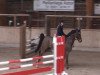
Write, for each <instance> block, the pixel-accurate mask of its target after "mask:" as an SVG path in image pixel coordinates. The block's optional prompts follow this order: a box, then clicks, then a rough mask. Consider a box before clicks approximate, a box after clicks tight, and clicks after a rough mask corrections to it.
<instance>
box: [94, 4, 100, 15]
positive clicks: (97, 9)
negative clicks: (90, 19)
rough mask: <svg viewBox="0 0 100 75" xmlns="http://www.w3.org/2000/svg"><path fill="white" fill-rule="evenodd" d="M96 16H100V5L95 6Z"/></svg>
mask: <svg viewBox="0 0 100 75" xmlns="http://www.w3.org/2000/svg"><path fill="white" fill-rule="evenodd" d="M94 14H100V4H94Z"/></svg>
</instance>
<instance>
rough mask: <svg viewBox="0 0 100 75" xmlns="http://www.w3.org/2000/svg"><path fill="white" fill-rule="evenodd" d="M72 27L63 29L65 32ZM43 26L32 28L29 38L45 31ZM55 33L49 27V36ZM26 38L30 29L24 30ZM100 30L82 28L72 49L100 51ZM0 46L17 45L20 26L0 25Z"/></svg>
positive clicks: (54, 30)
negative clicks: (80, 37) (78, 38)
mask: <svg viewBox="0 0 100 75" xmlns="http://www.w3.org/2000/svg"><path fill="white" fill-rule="evenodd" d="M71 30H72V29H64V32H65V33H66V34H67V33H68V32H70V31H71ZM44 31H45V30H44V28H32V31H31V38H37V37H38V36H39V34H40V33H45V32H44ZM54 33H56V29H54V28H52V29H51V36H53V34H54ZM26 34H27V35H26V36H27V39H30V30H29V29H28V28H27V31H26ZM99 34H100V30H95V29H82V43H78V41H75V44H74V47H73V49H74V50H93V49H95V50H94V51H97V50H99V51H100V35H99ZM0 35H1V36H0V47H2V46H3V47H6V46H12V47H18V46H19V42H20V28H19V27H0Z"/></svg>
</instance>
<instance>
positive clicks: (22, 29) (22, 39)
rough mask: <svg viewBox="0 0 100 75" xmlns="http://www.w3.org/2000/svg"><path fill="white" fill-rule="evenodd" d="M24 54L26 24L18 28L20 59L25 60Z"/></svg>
mask: <svg viewBox="0 0 100 75" xmlns="http://www.w3.org/2000/svg"><path fill="white" fill-rule="evenodd" d="M25 54H26V24H24V25H22V26H21V27H20V57H21V58H25Z"/></svg>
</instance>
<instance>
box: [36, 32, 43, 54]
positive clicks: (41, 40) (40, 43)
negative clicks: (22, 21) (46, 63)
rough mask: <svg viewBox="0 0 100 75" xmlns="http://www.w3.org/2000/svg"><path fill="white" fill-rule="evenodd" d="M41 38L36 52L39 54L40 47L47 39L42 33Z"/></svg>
mask: <svg viewBox="0 0 100 75" xmlns="http://www.w3.org/2000/svg"><path fill="white" fill-rule="evenodd" d="M39 38H40V40H39V44H38V45H37V48H36V50H35V52H38V51H39V49H40V47H41V45H42V42H43V39H44V38H45V36H44V34H43V33H41V34H40V36H39Z"/></svg>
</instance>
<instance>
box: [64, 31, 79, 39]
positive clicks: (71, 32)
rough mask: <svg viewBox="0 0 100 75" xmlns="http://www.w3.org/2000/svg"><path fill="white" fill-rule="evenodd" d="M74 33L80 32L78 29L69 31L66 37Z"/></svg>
mask: <svg viewBox="0 0 100 75" xmlns="http://www.w3.org/2000/svg"><path fill="white" fill-rule="evenodd" d="M76 32H80V30H79V29H74V30H71V31H70V32H69V33H68V34H67V35H66V36H67V37H69V36H71V35H72V34H74V33H76Z"/></svg>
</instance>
